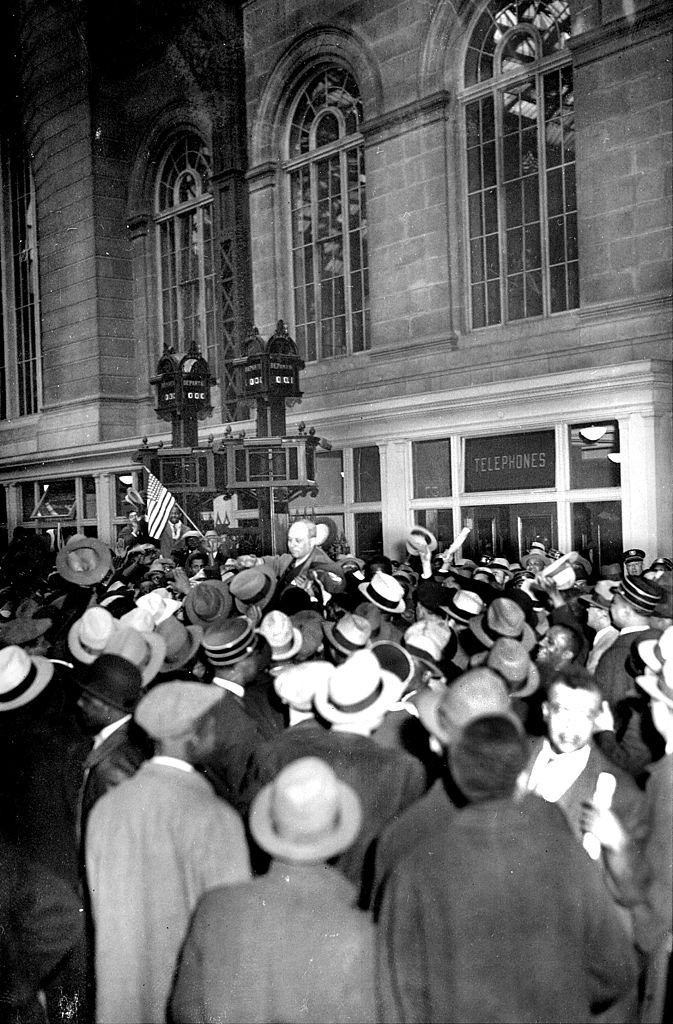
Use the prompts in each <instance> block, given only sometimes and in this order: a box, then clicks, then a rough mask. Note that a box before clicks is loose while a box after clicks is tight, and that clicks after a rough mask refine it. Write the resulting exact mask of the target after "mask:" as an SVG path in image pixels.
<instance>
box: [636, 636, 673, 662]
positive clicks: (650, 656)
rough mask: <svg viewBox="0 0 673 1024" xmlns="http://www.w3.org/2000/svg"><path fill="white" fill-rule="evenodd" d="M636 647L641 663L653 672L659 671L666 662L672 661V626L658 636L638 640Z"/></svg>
mask: <svg viewBox="0 0 673 1024" xmlns="http://www.w3.org/2000/svg"><path fill="white" fill-rule="evenodd" d="M637 647H638V654H639V655H640V657H641V659H642V661H643V663H644V664H645V665H647V667H648V668H649V669H651V670H652V671H653V672H657V673H658V672H661V670H662V668H663V667H664V665H665V664H666V663H667V662H669V661H673V626H669V627H668V628H667V629H665V630H664V631H663V633H662V634H661V635H660V636H658V637H649V638H648V639H647V640H641V641H639V643H638V644H637Z"/></svg>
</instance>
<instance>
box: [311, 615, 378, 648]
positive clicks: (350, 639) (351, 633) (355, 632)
mask: <svg viewBox="0 0 673 1024" xmlns="http://www.w3.org/2000/svg"><path fill="white" fill-rule="evenodd" d="M323 630H324V632H325V636H326V637H327V640H328V643H329V644H330V646H331V647H334V648H336V650H337V651H339V652H340V653H341V654H345V655H347V656H348V655H349V654H353V652H354V651H362V650H364V648H365V647H368V646H369V641H370V640H371V635H372V627H371V624H370V623H369V622H368V621H367V619H365V618H364V617H363V616H362V615H353V614H351V613H350V612H346V613H345V615H342V616H341V618H340V619H339V621H338V622H325V623H324V624H323Z"/></svg>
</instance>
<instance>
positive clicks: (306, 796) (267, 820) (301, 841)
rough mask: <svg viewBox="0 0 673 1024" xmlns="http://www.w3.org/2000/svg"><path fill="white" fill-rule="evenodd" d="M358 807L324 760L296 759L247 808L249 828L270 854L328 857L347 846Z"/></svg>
mask: <svg viewBox="0 0 673 1024" xmlns="http://www.w3.org/2000/svg"><path fill="white" fill-rule="evenodd" d="M361 820H362V810H361V806H360V799H359V797H358V795H357V793H356V792H355V790H354V789H353V788H352V787H351V786H349V785H347V783H345V782H342V781H341V780H340V779H338V778H337V776H336V775H335V774H334V772H333V771H332V769H331V768H330V767H329V765H327V764H326V763H325V762H324V761H321V760H320V758H317V757H301V758H299V759H298V760H296V761H292V763H291V764H289V765H287V767H285V768H283V769H282V770H281V771H280V772H279V773H278V775H277V776H276V778H275V779H274V780H273V782H271V783H269V784H268V785H267V786H264V788H263V789H261V790H260V792H259V793H258V794H257V796H256V797H255V799H254V800H253V802H252V806H251V808H250V831H251V832H252V835H253V838H254V839H255V841H256V842H257V844H258V845H259V846H260V847H261V848H262V849H263V850H266V852H267V853H269V854H270V855H271V856H272V857H276V858H279V859H281V860H287V861H291V862H296V863H311V862H316V861H323V860H329V859H330V858H331V857H336V855H337V854H339V853H342V852H343V851H344V850H346V849H348V847H349V846H351V845H352V844H353V842H354V840H355V838H356V836H357V834H358V832H359V831H360V823H361Z"/></svg>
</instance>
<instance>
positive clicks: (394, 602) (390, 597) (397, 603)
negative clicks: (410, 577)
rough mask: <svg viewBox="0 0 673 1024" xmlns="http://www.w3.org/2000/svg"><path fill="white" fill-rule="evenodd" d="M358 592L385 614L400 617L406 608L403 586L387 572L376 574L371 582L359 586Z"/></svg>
mask: <svg viewBox="0 0 673 1024" xmlns="http://www.w3.org/2000/svg"><path fill="white" fill-rule="evenodd" d="M358 590H359V591H360V593H361V594H363V595H364V596H365V597H366V598H367V600H368V601H371V603H372V604H375V605H376V606H377V608H381V609H382V610H383V611H384V612H390V613H392V614H393V615H399V614H401V613H402V612H403V611H404V609H405V607H406V605H405V603H404V590H403V588H402V585H401V584H400V583H399V581H398V580H396V579H395V578H394V577H393V576H391V575H389V574H388V573H386V572H375V573H374V575H373V576H372V578H371V579H370V580H368V581H365V582H364V583H360V584H359V585H358Z"/></svg>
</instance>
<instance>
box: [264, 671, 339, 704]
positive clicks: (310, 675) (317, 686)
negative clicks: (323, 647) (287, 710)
mask: <svg viewBox="0 0 673 1024" xmlns="http://www.w3.org/2000/svg"><path fill="white" fill-rule="evenodd" d="M333 671H334V666H333V665H331V664H330V663H329V662H328V661H305V662H303V663H302V664H301V665H288V667H287V668H284V669H283V671H282V672H279V674H278V675H277V676H275V677H274V680H273V685H274V689H275V691H276V693H277V694H278V696H279V697H280V699H281V700H282V701H283V703H284V704H288V705H289V706H290V707H291V708H294V709H295V710H296V711H303V712H308V711H312V710H313V700H314V697H315V695H316V693H317V692H318V690H324V689H326V687H327V683H328V680H329V677H330V676H331V674H332V672H333Z"/></svg>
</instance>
